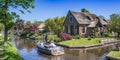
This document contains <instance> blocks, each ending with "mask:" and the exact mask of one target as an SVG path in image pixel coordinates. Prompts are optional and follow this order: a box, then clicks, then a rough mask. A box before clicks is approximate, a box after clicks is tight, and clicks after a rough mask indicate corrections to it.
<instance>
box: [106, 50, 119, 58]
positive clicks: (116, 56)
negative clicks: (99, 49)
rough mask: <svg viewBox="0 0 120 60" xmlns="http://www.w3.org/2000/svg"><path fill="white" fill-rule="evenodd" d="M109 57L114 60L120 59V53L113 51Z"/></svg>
mask: <svg viewBox="0 0 120 60" xmlns="http://www.w3.org/2000/svg"><path fill="white" fill-rule="evenodd" d="M107 56H108V57H112V58H117V59H120V51H112V52H110V53H109V54H108V55H107Z"/></svg>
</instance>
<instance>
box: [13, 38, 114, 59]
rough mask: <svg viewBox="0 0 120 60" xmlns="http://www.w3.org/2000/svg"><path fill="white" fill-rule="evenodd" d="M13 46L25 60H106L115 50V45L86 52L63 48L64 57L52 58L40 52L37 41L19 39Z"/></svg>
mask: <svg viewBox="0 0 120 60" xmlns="http://www.w3.org/2000/svg"><path fill="white" fill-rule="evenodd" d="M39 41H41V40H39ZM13 44H14V46H15V48H16V49H17V51H18V52H19V54H20V55H21V57H22V58H23V59H24V60H83V59H84V60H105V55H106V54H107V53H109V52H110V51H112V50H113V49H114V44H113V45H112V46H109V45H108V46H106V47H99V48H96V49H91V50H84V51H82V49H69V48H64V47H63V48H64V50H65V54H64V55H60V56H51V55H46V54H43V53H41V52H39V51H38V49H37V48H36V46H35V45H36V44H37V41H36V40H29V39H21V38H19V37H17V38H15V39H14V40H13Z"/></svg>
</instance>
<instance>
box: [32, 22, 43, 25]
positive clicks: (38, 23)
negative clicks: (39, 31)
mask: <svg viewBox="0 0 120 60" xmlns="http://www.w3.org/2000/svg"><path fill="white" fill-rule="evenodd" d="M41 23H43V22H42V21H34V22H33V24H35V25H37V26H39V25H40V24H41Z"/></svg>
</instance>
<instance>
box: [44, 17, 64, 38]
mask: <svg viewBox="0 0 120 60" xmlns="http://www.w3.org/2000/svg"><path fill="white" fill-rule="evenodd" d="M64 20H65V17H64V16H63V17H60V18H59V17H55V18H52V19H47V20H46V21H45V30H46V31H47V32H54V33H55V34H57V35H58V36H59V35H60V33H61V32H63V30H64V26H63V22H64Z"/></svg>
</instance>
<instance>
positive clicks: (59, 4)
mask: <svg viewBox="0 0 120 60" xmlns="http://www.w3.org/2000/svg"><path fill="white" fill-rule="evenodd" d="M119 6H120V0H35V8H34V9H30V10H31V13H28V12H25V14H20V13H19V14H20V16H21V17H20V18H21V19H23V20H26V21H35V20H38V21H44V20H45V19H48V18H53V17H56V16H60V17H61V16H66V15H67V13H68V11H69V10H71V11H77V12H80V11H81V9H82V8H86V9H87V10H89V11H90V12H91V13H93V14H96V15H98V16H99V15H103V16H104V17H105V18H106V19H109V16H110V15H111V14H113V13H120V7H119Z"/></svg>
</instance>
